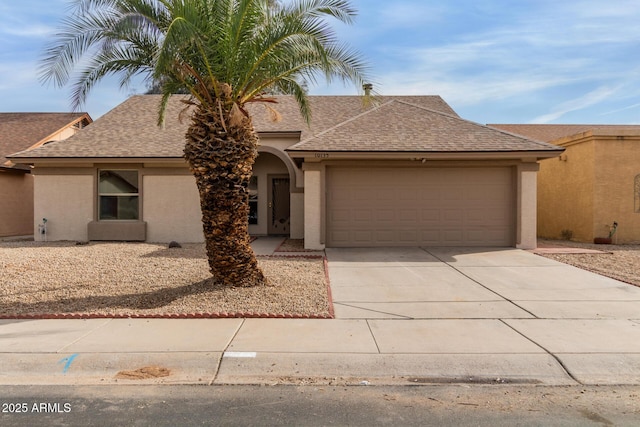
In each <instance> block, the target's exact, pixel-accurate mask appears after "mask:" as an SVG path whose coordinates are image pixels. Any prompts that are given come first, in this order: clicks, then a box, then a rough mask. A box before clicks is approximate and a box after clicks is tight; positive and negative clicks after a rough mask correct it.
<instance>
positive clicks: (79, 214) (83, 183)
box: [33, 175, 94, 241]
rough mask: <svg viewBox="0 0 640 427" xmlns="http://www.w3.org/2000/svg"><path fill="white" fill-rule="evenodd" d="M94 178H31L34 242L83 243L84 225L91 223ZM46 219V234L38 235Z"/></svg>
mask: <svg viewBox="0 0 640 427" xmlns="http://www.w3.org/2000/svg"><path fill="white" fill-rule="evenodd" d="M93 183H94V178H93V176H91V175H36V176H34V199H35V202H34V221H33V230H34V231H33V232H34V234H35V239H36V240H44V239H45V237H46V239H47V240H79V241H86V240H87V238H88V236H87V224H88V223H89V222H91V221H92V220H93V206H94V191H93ZM43 218H47V220H48V222H47V235H46V236H42V235H40V234H38V233H37V231H38V224H40V223H41V222H42V219H43Z"/></svg>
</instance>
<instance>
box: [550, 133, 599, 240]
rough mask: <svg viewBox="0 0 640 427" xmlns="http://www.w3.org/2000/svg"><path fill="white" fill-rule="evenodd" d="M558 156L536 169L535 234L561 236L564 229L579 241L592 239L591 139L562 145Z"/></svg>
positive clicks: (592, 182) (592, 155)
mask: <svg viewBox="0 0 640 427" xmlns="http://www.w3.org/2000/svg"><path fill="white" fill-rule="evenodd" d="M563 147H564V148H566V151H565V152H564V153H563V154H562V155H561V156H560V157H557V158H552V159H547V160H543V161H541V162H540V171H539V172H538V236H539V237H543V238H553V239H560V238H562V237H563V234H562V232H563V230H567V231H569V232H571V233H572V236H573V239H575V240H578V241H592V240H593V207H594V191H593V190H594V186H595V175H594V156H595V152H594V150H595V145H594V143H593V141H587V142H582V143H579V144H573V145H566V146H563Z"/></svg>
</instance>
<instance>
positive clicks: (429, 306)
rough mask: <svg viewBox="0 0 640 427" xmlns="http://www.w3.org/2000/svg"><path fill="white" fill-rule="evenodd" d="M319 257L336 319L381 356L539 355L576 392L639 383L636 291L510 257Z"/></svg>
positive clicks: (382, 251)
mask: <svg viewBox="0 0 640 427" xmlns="http://www.w3.org/2000/svg"><path fill="white" fill-rule="evenodd" d="M326 254H327V259H328V266H329V278H330V282H331V290H332V295H333V301H334V308H335V315H336V318H338V319H361V320H364V321H366V322H367V323H368V324H369V327H370V329H371V332H372V334H373V336H374V338H375V340H376V344H377V346H378V348H379V351H380V353H394V354H432V355H438V354H440V355H445V354H448V355H455V354H466V355H471V354H476V355H478V356H481V355H488V354H491V353H492V354H493V355H494V357H495V356H496V355H498V354H502V355H503V356H508V355H509V354H512V355H514V356H516V355H517V357H524V355H528V356H527V357H533V358H538V359H537V360H543V359H539V357H540V356H542V355H543V354H544V355H547V356H551V357H552V358H553V359H555V361H556V362H557V363H558V364H559V365H560V366H562V368H563V369H565V370H566V372H567V373H568V375H570V376H571V378H573V379H574V380H576V381H578V382H581V383H583V384H606V383H608V382H609V381H608V380H607V379H608V378H615V380H614V381H615V382H616V383H618V384H620V383H629V384H637V383H638V382H640V345H638V344H637V343H640V288H638V287H635V286H632V285H629V284H626V283H623V282H619V281H617V280H613V279H610V278H607V277H604V276H600V275H597V274H594V273H591V272H588V271H585V270H581V269H578V268H575V267H572V266H569V265H565V264H562V263H559V262H556V261H553V260H550V259H547V258H544V257H541V256H538V255H535V254H533V253H530V252H527V251H523V250H518V249H512V248H418V247H413V248H344V249H343V248H328V249H327V250H326ZM612 367H614V368H615V371H616V372H615V373H614V375H611V373H612V372H611V369H612Z"/></svg>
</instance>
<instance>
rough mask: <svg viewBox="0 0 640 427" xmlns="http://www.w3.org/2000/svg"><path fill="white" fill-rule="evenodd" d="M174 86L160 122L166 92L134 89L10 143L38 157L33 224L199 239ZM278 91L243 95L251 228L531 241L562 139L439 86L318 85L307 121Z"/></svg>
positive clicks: (55, 236) (362, 240)
mask: <svg viewBox="0 0 640 427" xmlns="http://www.w3.org/2000/svg"><path fill="white" fill-rule="evenodd" d="M181 99H182V96H174V97H173V98H172V99H171V102H170V104H169V106H168V111H167V115H166V117H167V122H166V124H165V125H164V127H158V126H157V125H156V123H157V111H158V104H159V100H160V97H159V96H158V95H140V96H134V97H132V98H130V99H128V100H127V101H125V102H124V103H122V104H120V105H118V106H117V107H116V108H114V109H113V110H111V111H110V112H108V113H107V114H105V115H104V116H103V117H101V118H100V119H98V120H96V121H95V123H94V124H92V125H91V126H89V127H88V128H87V129H85V130H83V131H82V132H80V133H78V134H77V135H75V136H74V137H72V138H70V139H69V140H67V141H65V142H64V143H52V144H49V145H47V146H44V147H41V148H38V149H36V150H32V151H28V152H22V153H17V154H15V155H13V156H11V158H12V159H13V160H14V161H20V162H23V163H28V164H31V165H33V166H34V177H35V200H36V203H35V224H34V228H35V229H37V225H38V223H39V222H40V221H41V220H42V218H47V219H48V224H47V225H48V228H47V236H46V237H47V238H48V239H49V240H139V241H150V242H168V241H171V240H177V241H181V242H198V241H202V239H203V237H202V228H201V227H202V226H201V222H200V218H201V216H200V208H199V196H198V192H197V189H196V185H195V179H194V178H193V177H192V176H191V174H190V172H189V170H188V168H187V166H186V163H185V160H184V159H183V158H182V150H183V146H184V133H185V130H186V127H187V125H188V123H187V121H185V122H184V123H183V122H181V121H180V120H179V118H178V117H179V115H180V112H181V111H183V110H184V104H183V103H182V102H181ZM277 99H278V103H277V104H275V105H274V107H275V108H276V109H277V111H278V112H279V113H280V116H281V120H279V121H274V120H273V119H272V114H270V112H269V111H268V110H267V109H266V108H265V107H264V106H260V105H252V106H251V111H252V115H253V118H254V125H255V126H256V129H257V130H258V132H259V136H260V144H261V146H260V147H259V156H258V158H257V161H256V163H255V165H254V176H253V179H252V181H251V185H250V189H249V190H250V201H249V203H250V208H251V213H250V216H249V219H248V220H249V231H250V233H251V234H253V235H258V236H261V235H287V236H290V237H291V238H296V239H304V242H305V247H306V248H308V249H322V248H324V247H367V246H417V245H425V246H426V245H430V246H516V247H520V248H533V247H535V246H536V177H537V172H538V167H539V164H538V162H539V161H540V160H542V159H547V158H550V157H557V156H558V155H560V154H561V153H562V152H563V149H562V148H559V147H557V146H554V145H551V144H547V143H544V142H540V141H535V140H532V139H530V138H526V137H523V136H518V135H514V134H512V133H509V132H506V131H502V130H497V129H492V128H489V127H487V126H483V125H480V124H477V123H473V122H470V121H467V120H464V119H462V118H460V117H459V116H458V115H457V114H456V113H455V112H454V111H453V110H452V109H451V107H450V106H449V105H448V104H447V103H445V102H444V101H443V100H442V99H441V98H440V97H438V96H389V97H381V98H379V99H378V100H377V102H376V103H375V104H374V105H370V106H365V105H363V103H362V99H361V98H360V97H356V96H313V97H311V100H310V102H311V109H312V115H313V117H312V123H311V126H308V125H307V124H306V123H305V122H304V121H303V120H302V118H301V117H300V114H299V110H298V107H297V105H296V103H295V101H294V100H293V98H291V97H287V96H280V97H278V98H277ZM39 238H43V237H42V236H39Z"/></svg>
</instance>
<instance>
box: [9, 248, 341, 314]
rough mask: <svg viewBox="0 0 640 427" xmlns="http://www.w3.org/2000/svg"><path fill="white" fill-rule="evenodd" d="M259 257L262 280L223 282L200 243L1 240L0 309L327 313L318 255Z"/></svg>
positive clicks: (20, 311) (27, 311)
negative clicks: (238, 284)
mask: <svg viewBox="0 0 640 427" xmlns="http://www.w3.org/2000/svg"><path fill="white" fill-rule="evenodd" d="M258 260H259V264H260V266H261V267H262V269H263V271H264V273H265V275H266V276H267V278H268V281H269V285H268V286H260V287H249V288H246V287H233V288H225V287H221V286H218V285H216V283H215V281H214V280H213V279H212V278H211V274H210V273H209V271H208V264H207V260H206V255H205V250H204V245H203V244H184V245H182V248H171V249H169V248H167V246H166V245H161V244H148V243H89V244H85V245H77V244H76V243H75V242H50V243H42V242H0V272H1V275H0V316H5V317H6V316H12V315H13V316H15V315H27V314H52V313H57V314H60V313H82V314H101V315H107V316H108V315H128V314H136V315H163V314H193V313H259V314H265V313H266V314H272V315H273V314H278V315H280V314H286V315H298V316H320V317H322V316H326V317H328V316H329V315H330V310H329V304H330V303H329V297H328V284H327V281H326V275H325V270H324V260H323V258H320V257H316V258H305V257H258Z"/></svg>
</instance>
